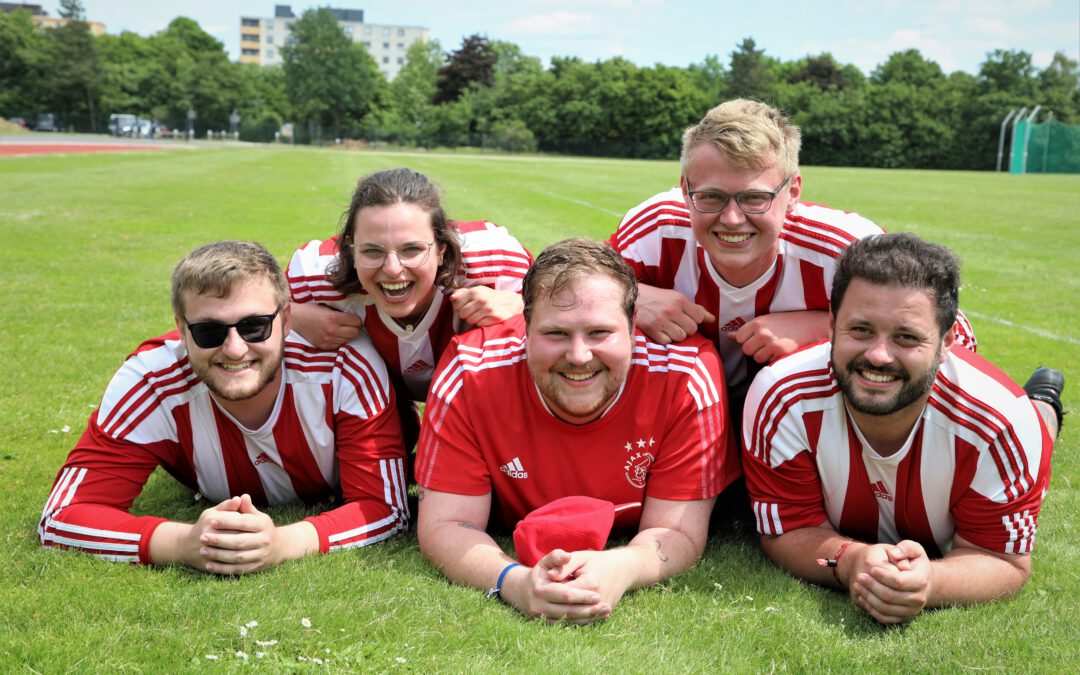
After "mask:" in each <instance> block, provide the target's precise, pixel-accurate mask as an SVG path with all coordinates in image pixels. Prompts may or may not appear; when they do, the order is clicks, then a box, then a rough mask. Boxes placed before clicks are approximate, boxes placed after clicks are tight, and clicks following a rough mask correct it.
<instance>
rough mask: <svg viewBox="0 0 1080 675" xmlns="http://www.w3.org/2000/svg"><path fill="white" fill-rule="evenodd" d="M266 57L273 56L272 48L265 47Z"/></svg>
mask: <svg viewBox="0 0 1080 675" xmlns="http://www.w3.org/2000/svg"><path fill="white" fill-rule="evenodd" d="M266 58H268V59H272V58H274V50H273V49H267V50H266Z"/></svg>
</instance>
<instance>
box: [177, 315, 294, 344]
mask: <svg viewBox="0 0 1080 675" xmlns="http://www.w3.org/2000/svg"><path fill="white" fill-rule="evenodd" d="M280 311H281V308H280V307H278V308H277V309H276V310H274V313H273V314H257V315H255V316H245V317H244V318H243V319H240V320H239V321H237V322H236V323H221V322H220V321H206V322H203V323H188V320H187V319H184V323H185V324H186V325H187V329H188V332H189V333H191V339H192V340H194V341H195V344H197V345H199V347H202V348H203V349H214V348H215V347H220V346H221V345H223V344H225V338H227V337H228V336H229V329H230V328H235V329H236V332H237V334H238V335H239V336H240V337H241V338H242V339H243V340H244V342H266V341H267V340H269V339H270V334H271V333H272V332H273V330H274V317H276V316H277V315H278V312H280Z"/></svg>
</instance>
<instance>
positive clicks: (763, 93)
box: [0, 0, 1080, 169]
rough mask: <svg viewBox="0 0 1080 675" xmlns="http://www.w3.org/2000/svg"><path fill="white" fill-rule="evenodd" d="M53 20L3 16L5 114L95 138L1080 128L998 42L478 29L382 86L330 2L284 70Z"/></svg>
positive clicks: (429, 138)
mask: <svg viewBox="0 0 1080 675" xmlns="http://www.w3.org/2000/svg"><path fill="white" fill-rule="evenodd" d="M60 14H61V16H63V17H65V18H67V19H69V21H68V22H67V23H66V24H65V25H63V26H60V27H58V28H55V29H52V30H47V31H41V30H38V29H36V28H35V27H34V26H33V24H32V22H31V20H30V16H29V14H28V13H27V12H25V11H22V10H17V11H15V12H12V13H10V14H5V15H0V116H4V117H10V116H13V115H24V116H25V115H28V114H32V113H34V112H46V111H47V112H53V113H56V114H58V115H59V116H60V117H61V119H62V120H64V121H65V123H66V125H67V126H69V127H70V128H74V129H77V130H82V131H103V130H104V128H105V124H106V121H107V118H108V115H109V114H110V113H117V112H124V113H134V114H138V115H141V116H144V117H153V118H155V119H157V120H159V122H160V123H161V124H163V125H167V126H170V127H179V128H183V126H184V125H185V124H186V122H187V111H188V110H189V109H192V110H195V111H196V114H197V119H196V121H195V131H196V133H198V134H203V133H205V131H206V130H207V129H212V130H222V129H227V128H229V117H230V115H231V114H232V113H233V112H234V111H235V112H236V113H237V114H239V116H240V119H241V124H240V129H239V132H240V135H241V138H245V139H248V140H262V141H265V140H272V139H273V138H274V133H275V132H276V131H277V130H278V129H279V128H280V127H281V125H282V124H283V123H284V122H294V123H295V133H296V138H297V139H298V140H299V141H300V142H326V141H328V140H332V139H343V138H351V139H366V140H367V141H369V142H380V143H394V144H400V145H403V146H424V147H433V146H463V145H481V146H493V147H497V148H500V149H504V150H509V151H537V150H539V151H547V152H566V153H575V154H587V155H604V156H613V157H639V158H658V159H670V158H674V157H677V156H678V152H679V142H680V137H681V133H682V130H683V129H684V128H685V127H686V126H688V125H690V124H693V123H694V122H696V121H697V120H698V119H700V118H701V116H702V115H703V114H704V112H705V111H706V110H708V109H709V108H710V107H712V106H713V105H715V104H716V103H718V102H720V101H723V100H725V99H728V98H732V97H749V98H756V99H760V100H763V101H766V102H768V103H771V104H773V105H775V106H777V107H779V108H781V109H782V110H784V111H785V112H787V113H788V114H789V115H791V116H792V117H793V118H794V120H795V122H796V123H797V124H798V125H799V126H800V127H802V130H803V138H804V140H803V148H804V149H803V153H802V161H803V162H804V163H806V164H814V165H834V166H873V167H907V168H935V169H992V168H994V165H995V162H996V155H997V140H998V132H999V126H1000V123H1001V120H1002V118H1003V117H1004V116H1005V115H1006V114H1007V113H1008V112H1009V111H1010V110H1011V109H1014V108H1021V107H1027V108H1029V109H1030V108H1032V107H1033V106H1034V105H1036V104H1038V105H1041V106H1042V109H1043V111H1044V113H1045V112H1046V111H1053V114H1054V119H1055V120H1057V121H1059V122H1064V123H1071V124H1080V69H1078V64H1077V62H1076V61H1074V60H1072V59H1069V58H1068V57H1067V56H1066V55H1065V54H1063V53H1057V54H1055V56H1054V58H1053V60H1052V62H1051V63H1050V65H1049V66H1047V67H1046V68H1044V69H1041V70H1040V69H1038V68H1037V67H1036V66H1035V65H1034V64H1033V62H1032V56H1031V54H1030V53H1028V52H1024V51H1016V50H995V51H992V52H990V53H988V54H987V56H986V60H985V61H984V62H983V63H982V64H981V65H980V67H979V71H978V73H977V74H975V75H972V74H969V73H965V72H954V73H949V74H946V73H945V72H944V71H942V69H941V67H940V66H939V65H938V64H937V63H935V62H934V61H932V60H929V59H927V58H925V57H924V56H922V55H921V54H920V53H919V51H918V50H915V49H909V50H906V51H900V52H896V53H894V54H892V55H891V56H889V57H888V58H887V59H886V61H885V62H884V63H882V64H880V65H879V66H878V67H877V68H875V69H874V70H873V71H872V72H871V73H870V74H869V75H866V74H864V73H863V72H862V71H860V70H859V69H858V68H856V67H855V66H853V65H850V64H841V63H838V62H837V61H836V60H835V59H834V58H833V57H832V56H831V55H830V54H828V53H825V54H820V55H815V56H807V57H805V58H802V59H797V60H794V61H781V60H779V59H776V58H774V57H771V56H768V55H767V54H766V53H765V50H764V49H761V48H759V47H758V46H757V44H756V43H755V42H754V40H753V39H752V38H746V39H744V40H743V41H742V42H741V43H740V44H738V45H737V46H736V47H735V48H734V49H733V50H732V51H731V52H730V54H729V55H728V59H727V61H726V62H724V61H722V60H721V58H719V57H718V56H716V55H709V56H706V57H705V59H704V60H703V61H702V62H700V63H696V64H692V65H690V66H688V67H686V68H679V67H672V66H664V65H659V64H658V65H655V66H650V67H641V66H637V65H635V64H633V63H631V62H630V61H627V60H626V59H623V58H620V57H615V58H611V59H608V60H604V61H597V62H592V63H589V62H585V61H582V60H581V59H578V58H575V57H556V58H553V59H552V60H551V62H550V64H548V65H547V66H546V67H545V66H544V64H542V62H541V61H540V59H538V58H536V57H532V56H528V55H526V54H524V53H522V51H521V49H520V48H519V47H518V46H517V45H515V44H513V43H510V42H504V41H500V40H488V39H486V38H484V37H482V36H479V35H472V36H469V37H467V38H465V39H464V40H463V41H462V45H461V47H460V48H459V49H457V50H453V51H450V52H449V53H445V52H444V51H443V49H442V47H441V45H440V44H439V43H438V42H437V41H431V42H427V43H423V42H417V43H414V44H413V45H412V46H411V47H410V48H409V50H408V52H407V56H406V62H405V64H404V66H403V67H402V70H401V72H400V74H399V75H398V76H397V77H396V78H395V79H394V80H393V81H392V82H387V81H386V79H385V77H384V76H383V75H382V73H381V72H380V71H379V69H378V66H377V64H376V63H375V61H374V59H373V58H372V57H371V55H370V54H368V53H367V51H366V50H365V49H364V48H363V46H362V45H360V44H357V43H354V42H352V40H351V39H350V38H349V37H348V36H347V35H345V33H344V32H343V31H342V29H341V28H340V26H338V24H337V21H336V19H335V18H334V16H333V14H332V13H331V12H330V11H328V10H327V9H325V8H320V9H313V10H308V11H307V12H304V14H303V15H302V16H301V17H300V18H299V19H298V20H297V21H295V22H294V23H293V25H292V29H291V36H290V38H289V40H288V44H286V45H284V46H283V47H282V55H283V58H284V65H283V66H282V67H280V68H264V67H262V66H258V65H254V64H240V63H235V62H231V61H229V59H228V55H227V53H226V51H225V48H224V45H223V44H222V43H221V42H220V41H218V40H217V39H215V38H214V37H212V36H211V35H209V34H208V33H206V32H205V31H203V30H202V28H201V27H200V26H199V25H198V23H196V22H195V21H193V20H191V19H188V18H185V17H178V18H176V19H174V20H173V21H172V22H171V23H170V24H169V26H168V27H167V28H166V29H165V30H163V31H161V32H159V33H157V34H156V35H153V36H150V37H141V36H139V35H136V34H134V33H130V32H125V33H122V34H121V35H102V36H100V37H95V36H93V35H92V34H91V33H90V30H89V27H88V25H87V24H86V23H85V16H84V12H83V8H82V5H81V3H80V2H79V0H63V1H62V2H61V9H60Z"/></svg>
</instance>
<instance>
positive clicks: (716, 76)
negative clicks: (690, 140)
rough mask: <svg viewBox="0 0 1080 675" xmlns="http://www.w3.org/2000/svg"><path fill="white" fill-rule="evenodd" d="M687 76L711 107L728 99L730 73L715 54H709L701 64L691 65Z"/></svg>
mask: <svg viewBox="0 0 1080 675" xmlns="http://www.w3.org/2000/svg"><path fill="white" fill-rule="evenodd" d="M687 74H688V75H689V76H690V82H691V85H692V86H693V87H694V88H695V89H697V90H698V91H700V92H702V93H703V94H704V95H705V98H706V99H708V101H709V104H708V105H709V106H710V107H711V106H716V105H719V104H720V103H721V102H722V101H723V100H724V99H725V98H727V86H728V84H727V83H728V72H727V69H726V68H725V67H724V64H723V63H721V62H720V58H719V57H718V56H716V55H715V54H709V55H708V56H706V57H705V60H704V61H702V62H701V63H692V64H690V67H689V68H687ZM702 114H704V112H703V113H702Z"/></svg>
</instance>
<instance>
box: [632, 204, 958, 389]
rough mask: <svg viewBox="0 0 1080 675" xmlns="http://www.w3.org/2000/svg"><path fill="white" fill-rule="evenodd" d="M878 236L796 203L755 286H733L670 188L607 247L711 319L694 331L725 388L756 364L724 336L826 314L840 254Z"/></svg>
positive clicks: (859, 222) (844, 216) (635, 211)
mask: <svg viewBox="0 0 1080 675" xmlns="http://www.w3.org/2000/svg"><path fill="white" fill-rule="evenodd" d="M882 232H884V230H882V229H881V228H880V227H878V226H877V225H875V224H874V223H872V222H870V221H869V220H867V219H866V218H863V217H862V216H860V215H858V214H857V213H849V212H846V211H837V210H836V209H832V208H829V207H827V206H822V205H820V204H812V203H809V202H799V203H798V204H797V205H796V206H795V209H794V211H792V212H791V213H788V214H787V216H786V218H785V220H784V227H783V230H782V231H781V233H780V242H779V248H778V252H777V259H776V262H775V264H774V265H773V266H772V268H771V269H770V270H769V271H768V272H766V273H765V274H763V275H762V276H761V277H759V278H758V279H757V280H755V281H754V282H753V283H751V284H749V285H747V286H743V287H741V288H736V287H735V286H732V285H730V284H728V283H727V282H726V281H724V279H723V278H722V277H721V276H720V274H719V272H717V271H716V269H715V268H714V267H713V265H712V261H711V260H710V259H709V256H708V255H707V254H706V253H705V250H704V249H703V248H701V246H699V245H698V243H697V241H696V240H695V239H694V233H693V231H692V230H691V229H690V212H689V211H688V210H687V208H686V203H685V202H684V201H683V195H682V190H681V189H680V188H678V187H675V188H672V189H671V190H668V191H667V192H661V193H660V194H658V195H655V196H653V197H651V198H649V199H647V200H645V201H644V202H642V203H641V204H639V205H637V206H635V207H634V208H632V209H630V211H628V212H627V213H626V216H624V217H623V220H622V222H621V223H620V224H619V228H618V230H616V232H615V234H613V235H612V236H611V245H612V246H613V247H614V248H615V250H616V251H618V252H619V253H620V254H621V255H622V257H623V259H625V260H626V262H628V263H629V264H630V266H631V267H632V268H633V270H634V275H635V276H636V277H637V279H638V281H640V282H642V283H644V284H648V285H650V286H656V287H658V288H670V289H674V290H677V291H679V292H680V293H682V294H683V295H685V296H686V297H688V298H690V299H691V300H693V301H694V302H696V303H697V304H699V305H701V306H702V307H704V308H705V309H707V310H709V312H711V313H712V314H714V315H715V316H716V318H717V320H716V323H708V324H702V325H701V327H700V329H699V330H700V332H701V333H702V334H703V335H705V336H706V337H708V338H709V339H710V340H712V341H713V344H715V345H716V347H717V349H719V350H720V356H721V357H722V358H723V360H724V374H725V375H726V376H727V382H728V385H729V386H736V385H739V384H740V383H742V382H744V381H748V380H749V379H752V378H753V376H754V374H755V373H756V372H757V371H758V370H759V369H760V367H761V366H759V365H758V364H757V363H756V362H755V361H754V360H753V359H751V358H749V357H747V356H746V355H745V354H743V351H742V346H741V345H739V344H738V343H737V342H735V341H734V340H730V339H728V337H727V335H726V334H727V333H733V332H735V331H737V330H739V328H741V327H742V326H744V325H745V324H746V323H748V322H749V321H751V320H752V319H754V318H755V317H758V316H762V315H764V314H772V313H775V312H791V311H797V310H822V311H826V312H827V311H829V297H830V296H831V295H832V282H833V276H834V275H835V274H836V263H837V260H838V258H839V257H840V254H841V253H843V251H844V249H845V248H847V246H848V244H850V243H851V242H853V241H855V240H856V239H862V238H863V237H868V236H870V235H873V234H881V233H882ZM957 320H958V330H957V334H956V335H957V339H958V340H959V341H960V344H962V345H965V346H967V347H969V348H971V349H972V350H974V349H975V336H974V333H973V332H972V330H971V325H970V324H969V323H968V322H967V318H966V317H964V316H963V314H961V315H960V316H959V317H958V318H957Z"/></svg>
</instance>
